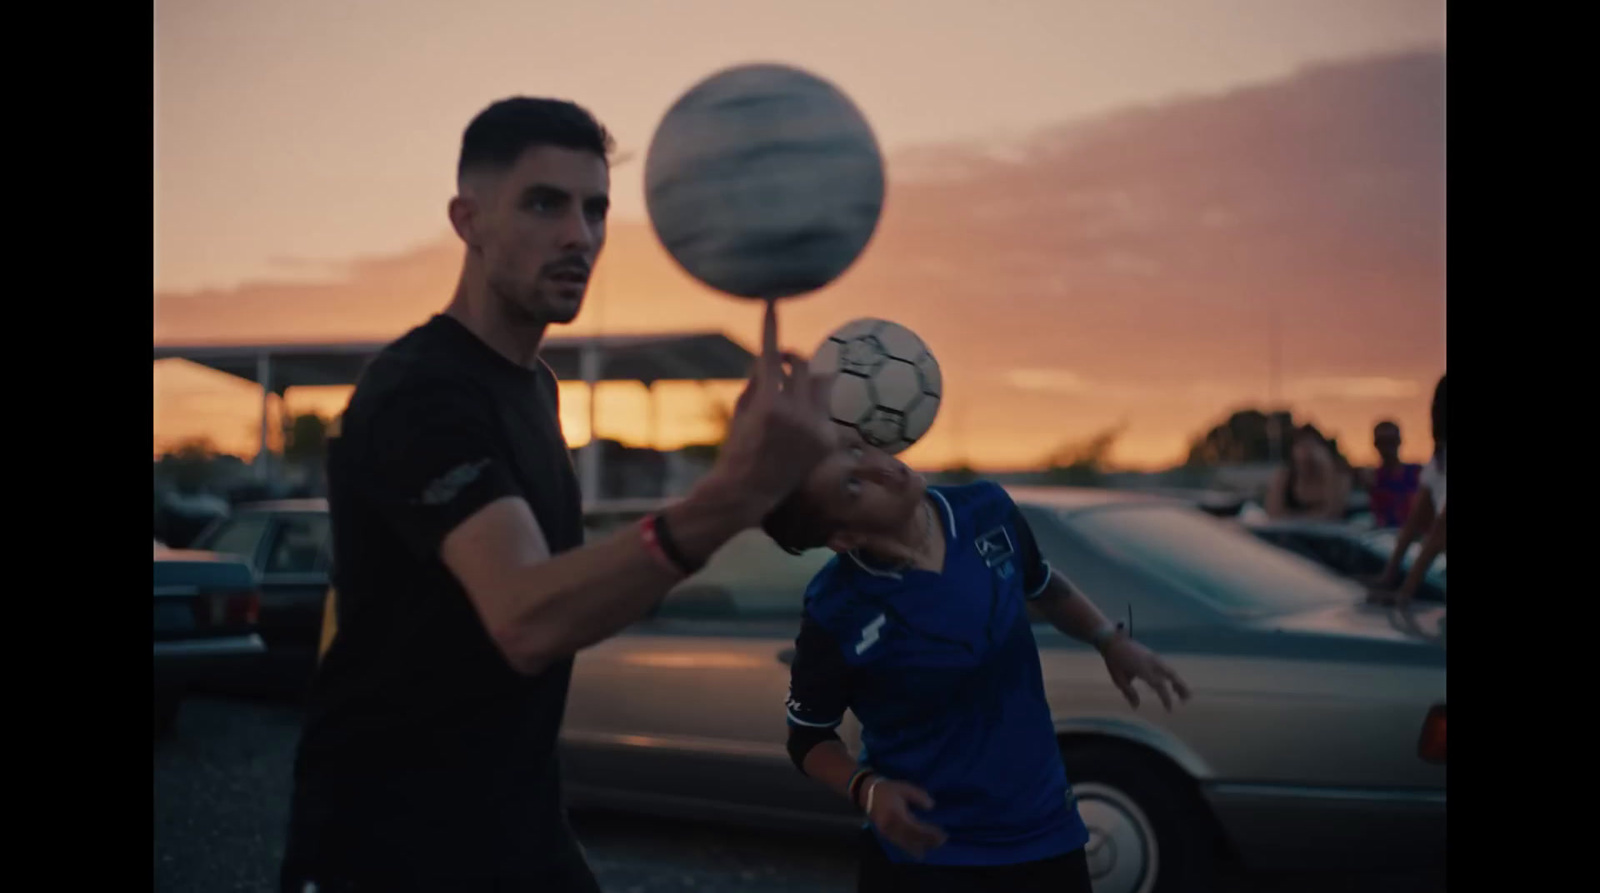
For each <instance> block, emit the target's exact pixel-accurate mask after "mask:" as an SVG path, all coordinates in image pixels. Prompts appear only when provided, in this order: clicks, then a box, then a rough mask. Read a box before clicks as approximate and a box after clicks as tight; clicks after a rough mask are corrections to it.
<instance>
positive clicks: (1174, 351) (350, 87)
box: [154, 0, 1445, 468]
mask: <svg viewBox="0 0 1600 893" xmlns="http://www.w3.org/2000/svg"><path fill="white" fill-rule="evenodd" d="M1444 25H1445V6H1444V3H1443V2H1442V0H1416V2H1412V0H1382V2H1368V0H1315V2H1313V0H1185V2H1180V3H1172V2H1143V0H1105V2H1099V0H1094V2H1090V0H1083V2H1063V0H1038V2H1021V0H991V2H986V3H981V4H980V3H976V2H954V0H917V2H872V0H855V2H844V0H810V2H806V3H794V2H784V3H778V2H752V0H745V2H710V0H679V2H674V3H647V2H623V0H616V2H608V3H602V4H565V5H556V4H541V3H537V2H527V0H523V2H501V0H478V2H448V3H447V2H421V0H387V2H377V0H337V2H326V0H324V2H308V0H281V2H275V3H270V4H265V3H263V4H245V3H237V2H220V0H157V2H156V4H155V101H156V102H155V111H156V114H155V122H154V124H155V149H156V153H155V171H154V174H155V190H154V198H155V203H154V204H155V208H154V210H155V236H156V238H155V246H154V292H155V317H154V337H155V341H156V342H157V343H194V342H231V343H238V342H258V341H268V340H284V341H322V340H332V339H338V338H363V339H383V338H390V337H394V336H396V335H398V334H400V333H402V332H403V331H404V330H405V329H406V328H408V327H410V326H411V325H414V324H416V323H417V322H420V321H422V320H423V319H425V318H426V316H427V315H428V314H430V313H432V312H435V311H437V310H438V309H440V308H442V307H443V305H444V304H445V302H446V301H447V300H448V298H449V295H450V291H451V289H452V287H453V286H454V282H455V276H456V273H457V271H458V268H459V263H460V246H459V242H457V241H456V240H455V238H454V236H453V235H452V234H451V233H450V231H449V227H448V221H447V219H446V217H445V204H446V202H447V201H448V199H449V197H450V195H451V194H452V191H453V187H454V183H453V170H454V165H455V157H456V153H457V151H458V149H459V141H460V135H461V131H462V129H463V128H464V127H465V125H466V123H467V121H468V120H470V118H471V117H472V116H473V115H474V114H475V113H477V112H478V111H479V110H481V109H482V108H483V107H484V106H485V105H487V104H488V103H489V102H491V101H493V100H495V99H498V98H502V97H504V96H508V95H514V94H527V95H550V96H559V97H565V98H571V99H574V100H576V101H578V102H580V103H582V104H584V105H586V106H587V107H589V108H590V109H591V110H592V111H593V112H595V114H596V115H597V116H598V117H599V118H600V119H601V120H602V121H604V122H605V124H606V125H607V126H608V127H609V128H610V129H611V130H612V131H613V132H614V133H615V134H616V136H617V139H618V141H619V143H620V147H621V149H622V150H623V152H624V153H627V152H634V153H637V154H636V155H635V157H634V158H632V159H631V160H626V161H624V162H622V163H621V164H619V165H618V166H617V167H616V169H615V171H614V174H613V180H612V190H613V200H614V209H615V210H614V214H613V218H612V220H613V224H612V227H611V235H610V242H609V243H608V246H607V248H606V252H605V254H604V255H603V256H602V259H601V262H600V266H599V268H598V272H597V278H596V281H595V282H594V283H593V284H592V286H591V289H590V296H589V303H588V304H587V305H586V308H585V310H584V313H583V315H582V316H581V317H580V318H579V320H578V322H577V323H576V324H575V325H574V326H571V327H569V328H568V329H567V330H566V331H565V332H564V334H584V333H593V332H606V333H621V332H645V331H677V330H691V329H692V330H699V329H716V330H722V331H725V332H727V333H728V334H729V335H730V336H732V337H734V338H736V339H738V340H741V341H743V342H745V343H746V344H751V343H752V342H753V341H754V336H755V334H756V332H757V323H758V319H759V316H758V310H757V309H756V308H755V307H753V306H751V305H749V304H745V303H741V302H737V301H734V300H731V299H727V298H722V297H719V296H716V295H714V294H712V293H710V292H708V291H707V290H705V289H704V288H703V287H700V286H698V285H697V284H696V283H694V282H693V281H691V280H689V279H688V278H687V277H686V276H685V275H684V274H683V273H682V272H681V271H680V270H678V268H677V267H676V266H675V265H674V264H673V262H672V261H671V260H670V259H669V258H668V257H667V256H666V255H665V253H664V252H663V251H662V250H661V248H660V247H659V244H658V243H657V242H656V240H655V237H654V234H653V233H652V232H651V231H650V229H649V225H648V222H647V221H646V218H645V214H644V207H643V198H642V182H641V181H642V172H643V157H642V156H643V151H644V149H645V147H646V146H648V143H649V140H650V136H651V134H652V132H653V130H654V128H655V126H656V124H657V123H658V122H659V121H660V119H661V116H662V115H663V114H664V113H665V111H666V109H667V107H668V106H669V105H670V104H671V103H672V102H673V100H675V99H676V98H677V96H678V95H680V94H681V93H682V92H683V91H684V90H685V89H687V88H688V87H690V86H691V85H693V84H694V83H695V82H697V81H699V80H700V79H702V78H704V77H705V76H707V75H709V74H711V73H712V72H714V71H716V70H718V69H720V68H723V67H726V66H728V65H732V64H736V63H740V62H748V61H774V62H784V63H789V64H794V65H799V66H801V67H804V68H806V69H808V70H811V71H813V72H815V73H817V74H819V75H822V76H823V77H826V78H828V79H830V80H831V81H833V82H834V83H835V84H837V85H838V86H840V87H841V88H842V89H844V90H845V91H846V92H847V93H848V94H849V95H850V96H851V98H852V99H853V100H854V101H855V102H856V103H857V105H858V106H859V107H860V108H861V109H862V111H863V113H864V114H865V115H866V116H867V118H868V120H869V121H870V122H871V124H872V126H873V128H874V130H875V132H876V134H877V136H878V139H879V141H880V143H881V144H882V146H883V147H884V150H885V153H886V156H887V160H888V175H889V189H888V198H887V202H886V208H885V213H884V217H883V220H882V222H881V223H880V226H879V230H878V233H877V236H876V237H875V238H874V241H873V243H872V244H871V245H870V246H869V247H868V249H867V252H866V254H865V255H864V256H863V258H862V259H861V261H860V262H858V263H857V265H856V266H855V267H853V268H852V269H851V270H850V271H849V272H847V273H846V275H845V276H844V277H842V278H841V279H840V280H839V281H838V282H837V283H835V284H834V285H833V286H830V287H829V288H828V289H825V290H824V291H823V292H821V293H818V294H817V295H815V296H811V297H808V298H805V299H802V300H798V301H794V302H789V303H786V304H785V305H784V307H783V308H782V319H783V321H784V328H785V333H784V340H785V341H786V342H788V343H789V344H791V345H793V346H796V347H800V348H803V349H809V348H810V347H812V346H813V345H814V344H815V343H816V341H817V340H818V339H820V338H821V336H822V335H823V334H825V333H826V332H827V331H828V330H829V329H831V328H833V327H835V326H836V325H838V324H840V323H843V322H845V321H846V320H848V319H850V318H853V317H855V316H861V315H874V316H883V317H887V318H891V319H896V320H898V321H900V322H903V323H905V324H907V325H909V326H911V327H912V328H913V329H915V330H917V331H918V332H919V333H921V334H922V335H923V336H924V338H925V339H926V340H927V341H928V342H929V344H930V346H931V347H932V348H933V350H934V352H935V353H936V354H937V355H938V356H939V357H940V359H941V361H942V362H943V364H944V371H945V379H946V381H947V383H948V400H947V404H946V406H945V408H944V410H943V411H942V412H941V415H940V417H939V420H938V421H937V422H936V423H935V425H934V428H933V430H932V431H931V432H930V434H929V435H928V437H927V438H926V439H925V440H924V442H923V443H920V444H918V445H917V446H916V447H915V448H913V450H912V451H911V452H910V453H908V454H907V458H908V460H910V461H912V462H913V463H914V464H920V465H925V466H938V465H944V464H948V463H951V462H955V461H960V460H963V459H964V460H966V461H970V462H972V463H975V464H977V465H980V466H987V467H996V468H999V467H1023V466H1030V465H1035V464H1037V463H1038V462H1040V461H1041V460H1042V459H1043V458H1044V457H1045V456H1047V455H1049V454H1050V453H1051V452H1052V451H1054V450H1056V449H1057V448H1059V447H1061V446H1062V445H1064V444H1070V443H1072V442H1075V441H1082V440H1085V439H1087V438H1089V437H1091V436H1093V435H1094V434H1095V433H1097V432H1099V431H1101V430H1104V429H1106V428H1108V427H1111V426H1115V425H1125V426H1126V427H1125V430H1124V432H1123V434H1122V436H1121V438H1120V440H1119V441H1118V444H1117V449H1116V451H1115V453H1114V458H1115V460H1116V461H1117V462H1118V463H1120V464H1123V465H1126V466H1139V467H1156V466H1161V465H1164V464H1169V463H1171V462H1174V461H1179V460H1181V458H1182V455H1183V452H1184V449H1185V445H1186V443H1187V441H1188V440H1189V439H1190V438H1191V437H1192V436H1194V435H1195V434H1196V433H1198V432H1200V431H1202V430H1203V429H1204V428H1205V427H1206V426H1208V425H1210V424H1213V423H1215V422H1216V421H1218V420H1220V419H1221V418H1222V417H1224V416H1225V415H1226V413H1227V412H1228V411H1230V410H1232V409H1235V408H1239V407H1242V406H1247V405H1258V404H1260V403H1261V402H1262V401H1264V400H1265V399H1266V398H1267V396H1268V389H1269V384H1268V382H1269V374H1268V372H1269V369H1270V368H1271V361H1270V356H1269V344H1270V343H1271V339H1270V337H1269V333H1270V331H1271V330H1272V327H1273V325H1274V323H1273V320H1274V319H1276V320H1277V327H1278V330H1279V332H1280V339H1279V343H1280V350H1279V353H1280V378H1281V387H1280V389H1279V395H1280V397H1281V398H1282V399H1283V400H1284V401H1286V402H1287V403H1288V404H1289V405H1290V407H1291V408H1293V409H1294V410H1295V412H1296V415H1297V416H1300V417H1305V418H1308V419H1310V420H1312V421H1315V422H1317V423H1318V424H1319V425H1321V426H1322V427H1323V428H1324V429H1325V430H1328V431H1330V432H1332V433H1335V434H1338V435H1340V439H1341V445H1342V446H1344V447H1345V449H1346V450H1347V452H1348V453H1349V455H1351V457H1352V459H1355V460H1357V461H1367V460H1369V459H1370V458H1371V448H1370V443H1369V441H1370V430H1371V425H1372V422H1373V421H1375V420H1376V419H1378V418H1380V417H1392V418H1395V419H1397V420H1398V421H1399V422H1400V423H1401V425H1402V427H1403V429H1404V431H1405V434H1406V438H1407V449H1406V452H1407V453H1408V454H1409V455H1411V456H1412V457H1420V456H1422V455H1425V454H1426V452H1427V449H1428V442H1427V425H1426V406H1427V401H1428V397H1429V394H1430V392H1431V389H1432V386H1433V383H1434V381H1435V380H1437V378H1438V375H1439V374H1440V373H1441V372H1442V371H1443V369H1444V360H1445V352H1444V315H1445V296H1444V270H1443V259H1444V244H1445V240H1444V232H1443V228H1444V214H1443V208H1444V154H1443V153H1444V134H1443V126H1444V114H1443V53H1444V46H1445V38H1444ZM154 385H155V390H154V395H155V405H154V437H155V445H156V448H157V449H158V450H159V449H160V448H161V447H162V446H163V445H164V444H169V443H172V442H174V441H176V440H178V439H182V438H185V437H190V436H194V435H198V434H205V435H209V436H210V437H211V438H212V439H213V440H214V441H216V442H217V443H218V444H219V445H220V446H222V447H223V448H224V449H226V450H228V451H232V452H239V453H243V454H250V453H253V451H254V448H255V447H254V443H255V435H254V433H253V431H254V429H255V426H256V424H257V422H256V412H257V409H258V407H259V398H258V397H257V396H256V394H255V392H254V389H253V387H252V386H250V385H248V384H247V383H244V382H239V381H236V380H232V379H229V378H227V377H225V376H222V375H220V374H217V373H211V372H209V371H207V370H203V369H198V368H196V367H193V366H187V365H185V364H183V363H181V362H164V363H158V364H156V365H155V370H154ZM657 391H658V392H659V393H658V394H657V398H656V399H657V408H658V412H659V427H658V430H657V434H658V443H659V445H661V446H664V447H672V446H676V445H679V444H682V443H684V442H691V441H694V440H699V439H704V438H706V437H708V436H710V435H711V432H712V430H713V429H712V428H711V427H710V425H709V423H708V421H707V415H708V413H707V412H706V400H707V399H709V395H708V392H707V391H706V390H704V389H701V388H698V387H695V386H682V387H676V386H660V387H658V388H657ZM717 391H718V389H712V390H711V393H713V394H714V393H716V392H717ZM344 397H345V394H344V393H343V392H342V391H340V390H338V389H334V390H332V391H301V392H291V393H290V395H289V404H290V409H291V410H293V411H304V410H308V409H316V410H318V411H323V412H330V411H335V410H337V409H338V408H340V407H341V406H342V402H343V399H344ZM586 400H587V397H586V395H585V394H584V392H583V389H582V388H581V387H565V388H564V389H563V421H564V423H565V424H566V426H567V430H568V434H569V437H570V439H572V440H573V442H574V443H578V442H582V441H583V440H584V439H586V438H587V436H588V430H587V423H586V413H585V409H586ZM644 400H645V394H644V391H643V389H642V388H640V387H637V386H634V387H629V386H622V385H619V386H617V387H614V388H605V389H602V393H601V395H600V404H599V407H598V415H599V430H600V433H601V434H602V435H603V436H613V437H621V438H623V439H625V440H629V441H633V442H641V441H642V440H643V439H644V438H645V437H646V436H647V429H646V427H645V423H644V420H645V418H646V413H645V411H644V408H645V404H644Z"/></svg>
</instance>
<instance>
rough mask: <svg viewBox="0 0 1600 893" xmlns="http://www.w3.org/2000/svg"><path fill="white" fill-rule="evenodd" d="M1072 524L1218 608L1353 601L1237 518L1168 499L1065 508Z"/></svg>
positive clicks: (1355, 594) (1329, 575) (1274, 610)
mask: <svg viewBox="0 0 1600 893" xmlns="http://www.w3.org/2000/svg"><path fill="white" fill-rule="evenodd" d="M1064 520H1065V521H1066V523H1067V524H1068V526H1070V527H1071V528H1072V529H1073V530H1075V531H1077V532H1079V533H1080V534H1082V535H1083V536H1084V537H1085V538H1086V539H1088V540H1090V541H1091V542H1093V543H1095V544H1096V545H1098V546H1099V547H1100V548H1102V549H1104V550H1106V551H1107V552H1109V553H1111V554H1112V555H1113V556H1115V557H1117V558H1119V559H1120V560H1122V561H1123V562H1125V563H1129V564H1132V565H1135V566H1138V567H1140V568H1141V569H1143V570H1145V571H1147V572H1149V573H1151V574H1155V575H1157V576H1159V577H1161V578H1163V579H1165V580H1167V581H1168V582H1169V583H1171V584H1172V585H1174V586H1177V587H1179V588H1181V589H1183V590H1185V591H1187V592H1189V593H1190V594H1192V595H1193V596H1195V597H1196V598H1199V599H1200V600H1202V601H1204V602H1206V603H1208V604H1210V605H1211V606H1212V607H1213V608H1215V609H1217V610H1219V611H1222V612H1224V613H1227V614H1233V615H1236V616H1247V617H1258V616H1270V615H1272V614H1280V613H1288V612H1291V611H1298V610H1308V609H1312V608H1318V607H1325V606H1329V605H1333V604H1341V603H1344V604H1348V603H1349V602H1351V601H1352V600H1355V599H1357V598H1359V597H1360V591H1359V587H1357V586H1356V585H1355V584H1354V583H1352V582H1351V581H1349V580H1346V579H1344V578H1342V577H1339V576H1337V575H1336V574H1334V573H1333V572H1332V571H1329V570H1327V569H1326V568H1324V567H1322V566H1321V565H1319V564H1317V563H1315V562H1313V561H1311V560H1309V559H1305V558H1301V557H1299V556H1297V555H1295V554H1293V553H1291V552H1289V551H1287V550H1285V549H1282V548H1278V547H1276V546H1272V545H1270V544H1268V543H1265V542H1262V541H1261V540H1260V539H1258V538H1257V537H1255V536H1254V535H1252V534H1250V533H1247V532H1245V531H1243V530H1241V529H1239V528H1238V527H1237V526H1236V525H1233V524H1230V523H1228V522H1226V521H1222V520H1219V519H1217V518H1212V517H1210V516H1208V515H1206V514H1204V513H1203V512H1197V511H1193V510H1188V509H1181V508H1176V507H1171V506H1116V507H1111V508H1103V509H1095V510H1091V511H1082V512H1072V513H1068V514H1067V515H1066V516H1065V518H1064Z"/></svg>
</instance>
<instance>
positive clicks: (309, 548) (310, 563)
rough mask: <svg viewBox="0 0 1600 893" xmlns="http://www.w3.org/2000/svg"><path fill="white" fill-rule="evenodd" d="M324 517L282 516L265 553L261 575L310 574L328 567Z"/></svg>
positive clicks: (325, 518)
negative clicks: (265, 557)
mask: <svg viewBox="0 0 1600 893" xmlns="http://www.w3.org/2000/svg"><path fill="white" fill-rule="evenodd" d="M328 551H329V540H328V516H327V515H320V514H318V515H310V514H306V515H284V516H282V517H281V518H280V519H279V522H278V529H277V531H276V533H274V535H273V538H272V548H271V549H269V550H268V551H267V561H266V565H265V566H264V567H263V568H262V573H265V574H314V573H319V572H321V571H324V570H326V569H327V567H328Z"/></svg>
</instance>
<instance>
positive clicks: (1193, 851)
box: [1062, 742, 1217, 893]
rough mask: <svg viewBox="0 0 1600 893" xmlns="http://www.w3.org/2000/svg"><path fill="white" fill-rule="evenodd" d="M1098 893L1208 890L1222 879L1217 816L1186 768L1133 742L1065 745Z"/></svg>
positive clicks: (1090, 870) (1070, 776)
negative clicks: (1164, 760)
mask: <svg viewBox="0 0 1600 893" xmlns="http://www.w3.org/2000/svg"><path fill="white" fill-rule="evenodd" d="M1062 759H1063V760H1064V761H1065V763H1066V770H1067V779H1068V781H1069V782H1071V785H1072V793H1073V795H1074V796H1075V797H1076V798H1077V803H1078V814H1079V815H1080V816H1082V817H1083V822H1084V824H1085V825H1087V826H1089V843H1088V845H1087V846H1086V848H1085V849H1086V854H1087V856H1088V861H1089V876H1090V878H1091V879H1092V880H1093V882H1094V891H1095V893H1204V891H1209V890H1211V889H1212V888H1213V887H1214V885H1215V880H1216V871H1217V859H1216V856H1217V853H1216V849H1215V846H1214V844H1215V840H1216V837H1215V833H1214V828H1215V825H1214V822H1213V820H1212V818H1211V816H1210V814H1209V813H1208V812H1207V810H1206V808H1205V805H1204V804H1203V803H1202V802H1201V801H1200V798H1199V795H1198V793H1196V791H1195V790H1194V787H1193V783H1192V782H1191V781H1190V780H1189V779H1188V778H1187V777H1185V776H1184V775H1183V774H1182V773H1180V772H1179V771H1177V770H1176V769H1173V768H1172V767H1170V766H1168V765H1166V764H1165V763H1162V762H1161V761H1160V760H1158V759H1156V758H1154V757H1151V756H1148V755H1146V754H1144V753H1141V752H1140V751H1138V750H1136V749H1134V748H1132V747H1127V746H1119V745H1112V744H1103V743H1099V742H1090V743H1080V744H1068V745H1067V746H1066V747H1064V748H1063V749H1062Z"/></svg>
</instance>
